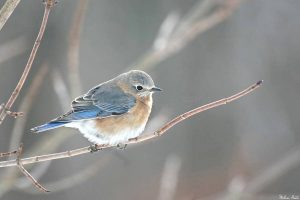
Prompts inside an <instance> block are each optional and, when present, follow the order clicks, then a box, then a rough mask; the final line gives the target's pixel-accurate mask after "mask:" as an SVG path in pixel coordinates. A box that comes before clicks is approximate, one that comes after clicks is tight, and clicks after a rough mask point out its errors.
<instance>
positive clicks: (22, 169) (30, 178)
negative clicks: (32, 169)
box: [16, 143, 50, 192]
mask: <svg viewBox="0 0 300 200" xmlns="http://www.w3.org/2000/svg"><path fill="white" fill-rule="evenodd" d="M22 152H23V144H22V143H21V144H20V147H19V149H18V153H17V159H16V163H17V166H18V167H19V169H20V171H21V172H22V173H23V174H24V175H25V176H26V177H27V178H28V179H29V180H31V181H32V183H33V184H34V186H35V187H36V188H38V189H39V190H41V191H43V192H50V191H49V190H47V189H46V188H44V187H43V186H42V185H41V184H40V183H39V182H37V180H35V179H34V177H33V176H31V174H30V173H29V172H28V171H27V170H26V169H25V168H24V167H23V164H22V161H21V155H22Z"/></svg>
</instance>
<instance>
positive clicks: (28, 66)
mask: <svg viewBox="0 0 300 200" xmlns="http://www.w3.org/2000/svg"><path fill="white" fill-rule="evenodd" d="M54 4H55V0H47V1H46V2H45V10H44V16H43V20H42V23H41V27H40V30H39V33H38V36H37V38H36V40H35V42H34V45H33V47H32V50H31V53H30V56H29V58H28V61H27V64H26V66H25V69H24V71H23V74H22V76H21V78H20V80H19V82H18V84H17V86H16V88H15V89H14V91H13V92H12V94H11V96H10V98H9V99H8V101H7V103H6V104H5V106H4V107H3V108H2V109H1V110H0V124H2V122H3V120H4V119H5V117H6V115H7V111H9V110H10V109H11V107H12V105H13V104H14V102H15V100H16V99H17V97H18V95H19V93H20V91H21V89H22V87H23V85H24V83H25V80H26V78H27V76H28V74H29V71H30V69H31V66H32V63H33V61H34V58H35V55H36V52H37V50H38V48H39V46H40V43H41V40H42V38H43V35H44V32H45V29H46V25H47V21H48V17H49V14H50V11H51V8H52V7H53V6H54Z"/></svg>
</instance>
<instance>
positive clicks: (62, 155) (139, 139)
mask: <svg viewBox="0 0 300 200" xmlns="http://www.w3.org/2000/svg"><path fill="white" fill-rule="evenodd" d="M261 84H262V81H258V82H257V83H255V84H253V85H251V86H250V87H248V88H246V89H245V90H243V91H241V92H239V93H237V94H235V95H233V96H230V97H228V98H224V99H221V100H218V101H215V102H212V103H209V104H206V105H204V106H200V107H198V108H195V109H193V110H191V111H188V112H186V113H184V114H182V115H179V116H178V117H176V118H174V119H173V120H171V121H170V122H168V123H167V124H165V125H164V126H163V127H162V128H160V129H159V130H158V131H155V132H154V133H152V134H149V135H145V134H143V135H141V136H139V137H136V138H133V139H131V140H129V141H128V142H127V143H125V144H134V143H139V142H143V141H146V140H149V139H152V138H155V137H158V136H160V135H163V134H164V133H166V131H167V130H169V129H170V128H172V127H173V126H174V125H176V124H178V123H179V122H181V121H183V120H185V119H188V118H190V117H192V116H194V115H196V114H199V113H201V112H203V111H205V110H209V109H212V108H215V107H218V106H221V105H224V104H227V103H230V102H232V101H234V100H237V99H239V98H241V97H243V96H245V95H247V94H249V93H251V92H253V91H254V90H255V89H257V88H258V87H260V86H261ZM108 147H111V145H109V144H103V145H95V148H96V149H97V150H101V149H104V148H108ZM91 150H92V148H91V147H83V148H79V149H75V150H71V151H65V152H60V153H54V154H47V155H41V156H34V157H29V158H24V159H22V160H21V161H22V164H23V165H25V164H30V163H38V162H44V161H49V160H56V159H62V158H69V157H73V156H78V155H82V154H86V153H90V152H91ZM16 165H17V163H16V161H15V160H9V161H3V162H0V167H11V166H16Z"/></svg>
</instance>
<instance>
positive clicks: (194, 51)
mask: <svg viewBox="0 0 300 200" xmlns="http://www.w3.org/2000/svg"><path fill="white" fill-rule="evenodd" d="M4 2H5V1H4V0H2V1H1V3H0V4H1V6H2V5H3V4H4ZM299 7H300V1H297V0H286V1H283V0H241V1H240V0H202V1H201V0H184V1H183V0H151V1H149V0H101V1H96V0H89V1H85V0H80V1H74V0H73V1H71V0H61V1H60V2H59V3H58V5H56V6H55V7H54V8H53V9H52V11H51V13H50V16H49V21H48V24H47V28H46V31H45V34H44V38H43V40H42V43H41V45H40V48H39V50H38V53H37V55H36V58H35V61H34V63H33V66H32V70H31V72H30V74H29V76H28V79H27V80H26V83H25V85H24V88H23V89H22V91H21V93H20V96H19V97H18V99H17V101H16V103H15V104H14V106H13V110H14V111H24V112H25V116H24V117H20V118H17V119H14V118H12V117H7V118H6V119H5V121H4V123H3V124H2V125H1V127H0V133H1V140H0V152H6V151H9V150H14V149H16V148H17V147H18V146H19V144H20V142H23V143H24V155H23V157H27V156H33V155H41V154H48V153H54V152H61V151H66V150H71V149H76V148H80V147H84V146H88V145H90V143H88V141H87V140H86V139H85V138H83V137H82V136H81V135H80V134H78V131H77V130H69V129H67V128H62V129H59V130H57V131H49V132H45V133H43V134H40V135H34V134H29V129H30V128H32V127H34V126H36V125H39V124H41V123H44V122H46V121H48V120H50V119H53V118H55V117H56V116H58V115H60V114H62V113H64V112H65V111H66V110H68V109H69V108H70V107H69V105H70V102H71V99H72V98H74V97H76V96H78V95H80V94H82V93H84V92H86V91H87V90H88V89H90V88H91V87H93V86H95V85H97V84H99V83H101V82H103V81H106V80H109V79H111V78H113V77H115V76H116V75H118V74H120V73H123V72H125V71H128V70H129V69H142V70H145V71H146V72H148V73H149V74H150V75H151V76H152V77H153V79H154V81H155V82H156V84H157V86H159V87H161V88H163V93H161V94H158V95H155V96H154V103H155V104H154V108H153V112H152V114H151V118H150V122H149V123H148V125H147V130H146V131H145V132H146V133H151V131H153V130H155V129H157V128H159V127H160V126H162V125H163V124H164V123H165V122H167V121H168V120H170V119H172V118H173V117H175V116H177V115H178V114H181V113H183V112H185V111H188V110H190V109H193V108H195V107H197V106H200V105H203V104H206V103H209V102H211V101H214V100H217V99H221V98H224V97H227V96H230V95H232V94H234V93H235V92H238V91H240V90H242V89H244V88H246V87H247V86H249V85H251V84H253V83H255V82H256V81H258V80H260V79H263V80H264V85H263V87H261V88H260V89H258V90H257V91H255V92H254V93H252V94H250V95H248V96H246V97H243V98H242V99H240V100H238V101H236V102H233V103H230V104H227V105H225V106H222V107H218V108H216V109H212V110H209V111H206V112H203V113H201V114H200V115H197V116H194V117H193V118H191V119H188V120H186V121H184V122H182V123H180V124H178V125H176V126H175V127H173V128H172V129H170V130H169V131H168V133H167V134H166V135H164V136H162V137H159V138H155V139H153V140H149V141H146V142H143V143H140V144H136V145H130V146H128V147H127V148H126V150H124V151H121V150H118V149H116V148H110V149H106V150H103V151H101V152H98V153H93V154H85V155H82V156H77V157H73V158H70V159H62V160H56V161H52V162H44V163H39V164H35V165H26V166H25V167H26V169H28V171H29V172H31V173H32V175H33V176H34V177H35V178H37V179H38V180H39V182H40V183H41V184H42V185H44V186H45V187H46V188H47V189H49V190H50V191H51V193H48V194H44V193H41V192H39V191H37V189H36V188H35V187H34V186H32V184H31V182H29V180H28V179H26V178H24V176H23V175H22V174H20V172H19V171H18V170H17V168H1V169H0V176H1V178H0V199H5V200H7V199H10V200H12V199H20V198H22V199H45V200H47V199H122V200H129V199H143V200H153V199H158V200H177V199H178V200H179V199H180V200H181V199H182V200H190V199H229V200H231V199H282V198H284V197H289V198H292V197H293V195H294V197H298V198H300V188H299V185H300V170H299V169H300V168H299V167H300V146H299V143H300V136H299V133H298V130H299V129H300V123H299V112H300V106H298V103H299V98H300V92H299V91H300V89H299V86H300V76H299V75H300V68H299V62H300V56H299V55H300V39H299V38H300V20H299V17H300V14H299ZM43 10H44V7H43V4H42V3H41V1H40V0H26V1H25V0H23V1H21V2H20V3H19V5H18V7H17V8H16V9H15V11H14V12H13V13H12V15H11V17H10V18H9V19H8V21H7V23H6V24H5V26H4V27H3V29H2V30H1V33H0V92H1V93H0V94H1V95H0V102H1V103H2V102H6V101H7V99H8V98H9V96H10V95H11V92H12V91H13V89H14V88H15V86H16V84H17V82H18V80H19V78H20V76H21V74H22V72H23V69H24V66H25V64H26V62H27V59H28V56H29V54H30V51H31V48H32V45H33V43H34V40H35V38H36V35H37V33H38V30H39V27H40V23H41V20H42V16H43ZM11 159H13V158H11ZM3 160H5V159H3Z"/></svg>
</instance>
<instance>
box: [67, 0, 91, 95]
mask: <svg viewBox="0 0 300 200" xmlns="http://www.w3.org/2000/svg"><path fill="white" fill-rule="evenodd" d="M87 5H88V0H80V1H78V3H77V8H76V11H75V14H74V17H73V22H72V26H71V29H70V31H69V49H68V69H69V72H68V74H69V81H70V88H71V97H72V98H74V97H75V96H77V95H79V94H80V92H81V83H80V77H79V46H80V35H81V30H82V24H83V21H84V17H85V11H86V9H87Z"/></svg>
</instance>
